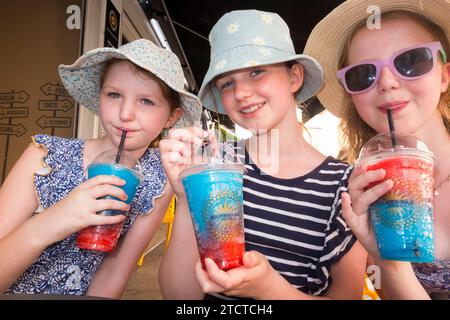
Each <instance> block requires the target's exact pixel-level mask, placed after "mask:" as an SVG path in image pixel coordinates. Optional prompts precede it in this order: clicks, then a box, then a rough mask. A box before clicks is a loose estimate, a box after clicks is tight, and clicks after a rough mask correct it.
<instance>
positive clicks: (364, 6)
mask: <svg viewBox="0 0 450 320" xmlns="http://www.w3.org/2000/svg"><path fill="white" fill-rule="evenodd" d="M373 5H375V6H378V7H379V8H380V12H381V14H383V13H385V12H388V11H394V10H402V11H410V12H413V13H416V14H420V15H423V16H425V17H427V18H429V19H430V20H432V21H434V22H435V23H436V24H438V25H439V26H441V28H442V29H443V30H444V31H445V32H446V33H447V37H448V36H449V34H450V0H348V1H345V2H344V3H342V4H341V5H339V6H338V7H337V8H335V9H334V10H333V11H332V12H331V13H329V14H328V15H327V16H326V17H325V18H324V19H323V20H322V21H320V22H319V23H318V24H317V25H316V27H315V28H314V30H313V31H312V32H311V34H310V36H309V38H308V41H307V43H306V46H305V50H304V52H305V54H308V55H311V56H312V57H314V58H316V59H317V60H318V61H319V62H320V63H321V64H322V66H323V69H324V75H325V86H324V88H323V89H322V91H321V92H320V93H319V94H318V95H317V96H318V98H319V100H320V102H321V103H322V104H323V106H324V107H325V108H326V109H328V110H329V111H330V112H331V113H333V114H334V115H336V116H338V117H341V116H342V114H343V108H344V95H345V94H346V93H345V91H344V89H343V87H342V86H341V84H340V83H339V80H338V78H337V76H336V72H337V70H338V63H339V59H340V57H341V54H342V51H343V48H344V45H345V43H346V40H347V38H348V37H349V36H350V34H351V33H352V32H353V29H354V28H355V26H356V25H358V24H360V23H361V22H362V21H364V20H366V19H367V18H369V16H370V15H372V14H373V12H371V11H370V9H369V6H373Z"/></svg>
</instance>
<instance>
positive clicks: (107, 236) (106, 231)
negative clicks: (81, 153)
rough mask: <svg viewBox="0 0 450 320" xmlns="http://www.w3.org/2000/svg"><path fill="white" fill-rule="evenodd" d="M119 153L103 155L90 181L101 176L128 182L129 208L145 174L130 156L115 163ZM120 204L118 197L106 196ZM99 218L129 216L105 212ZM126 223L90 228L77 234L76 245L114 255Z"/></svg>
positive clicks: (90, 172)
mask: <svg viewBox="0 0 450 320" xmlns="http://www.w3.org/2000/svg"><path fill="white" fill-rule="evenodd" d="M115 156H116V151H113V150H110V151H106V152H104V153H102V154H100V155H99V156H98V157H97V158H96V159H95V160H94V161H93V162H92V163H91V164H90V165H89V166H88V167H87V171H88V178H89V179H90V178H93V177H95V176H98V175H114V176H116V177H119V178H121V179H123V180H125V181H126V184H125V185H123V186H118V187H120V188H122V189H123V190H124V191H125V193H126V194H127V196H128V198H127V199H126V200H125V202H126V203H127V204H129V203H131V201H132V200H133V197H134V195H135V194H136V191H137V188H138V187H139V184H140V183H141V181H142V174H141V169H140V165H139V162H138V161H137V160H135V159H132V158H131V157H130V156H129V155H128V154H127V153H123V154H122V156H121V159H120V162H119V163H114V158H115ZM106 198H111V199H115V200H118V199H117V198H115V197H112V196H107V197H106ZM97 214H101V215H105V216H113V215H119V214H123V215H126V214H127V213H126V212H123V211H119V210H109V209H107V210H103V211H100V212H97ZM122 227H123V222H121V223H116V224H108V225H101V226H90V227H87V228H85V229H83V230H81V231H80V233H79V234H78V237H77V240H76V245H77V247H78V248H81V249H89V250H97V251H105V252H111V251H113V250H114V248H115V246H116V244H117V240H118V239H119V236H120V233H121V231H122Z"/></svg>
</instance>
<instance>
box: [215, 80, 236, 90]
mask: <svg viewBox="0 0 450 320" xmlns="http://www.w3.org/2000/svg"><path fill="white" fill-rule="evenodd" d="M232 85H233V81H232V80H222V81H220V82H219V81H218V82H217V83H216V86H217V87H218V88H219V90H220V91H222V90H226V89H228V88H230V87H231V86H232Z"/></svg>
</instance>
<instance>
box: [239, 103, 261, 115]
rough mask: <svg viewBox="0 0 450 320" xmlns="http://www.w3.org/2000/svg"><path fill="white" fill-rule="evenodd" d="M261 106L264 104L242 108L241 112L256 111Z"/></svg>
mask: <svg viewBox="0 0 450 320" xmlns="http://www.w3.org/2000/svg"><path fill="white" fill-rule="evenodd" d="M261 106H262V104H257V105H254V106H253V107H250V108H246V109H243V110H241V113H251V112H254V111H256V110H258V109H259V108H260V107H261Z"/></svg>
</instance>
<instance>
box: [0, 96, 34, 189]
mask: <svg viewBox="0 0 450 320" xmlns="http://www.w3.org/2000/svg"><path fill="white" fill-rule="evenodd" d="M29 98H30V95H29V94H28V93H26V92H25V91H24V90H21V91H18V92H16V91H14V90H13V91H11V92H2V93H0V120H6V123H2V122H0V137H3V136H6V142H5V147H4V148H5V149H4V151H3V154H4V156H3V170H2V176H1V182H2V183H3V180H5V175H6V164H7V159H8V149H9V138H10V137H11V136H15V137H21V136H23V135H24V134H25V132H27V128H25V127H24V126H23V125H22V124H21V123H15V124H13V123H12V119H17V118H27V117H28V107H17V108H15V107H14V103H20V104H23V103H25V102H26V101H27V100H28V99H29Z"/></svg>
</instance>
